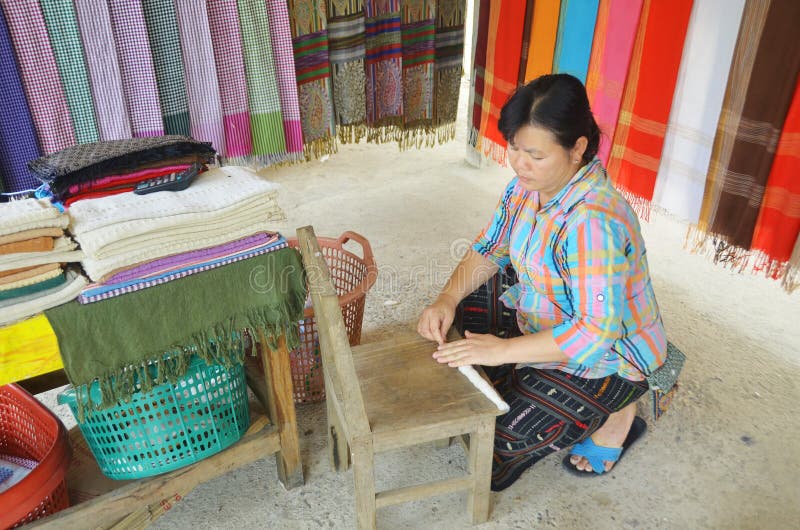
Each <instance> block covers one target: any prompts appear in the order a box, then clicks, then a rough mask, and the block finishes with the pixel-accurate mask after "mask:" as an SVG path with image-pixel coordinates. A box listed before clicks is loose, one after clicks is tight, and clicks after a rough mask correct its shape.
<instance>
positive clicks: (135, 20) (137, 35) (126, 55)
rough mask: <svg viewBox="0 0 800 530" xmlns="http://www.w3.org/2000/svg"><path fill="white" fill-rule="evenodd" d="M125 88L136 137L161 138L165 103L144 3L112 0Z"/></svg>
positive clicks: (115, 39)
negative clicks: (161, 99) (161, 96)
mask: <svg viewBox="0 0 800 530" xmlns="http://www.w3.org/2000/svg"><path fill="white" fill-rule="evenodd" d="M108 9H109V13H110V15H111V31H112V32H113V34H114V42H115V43H116V45H117V55H118V56H119V66H120V72H121V73H122V89H123V91H124V95H125V103H126V105H127V107H128V112H129V113H130V118H131V129H132V131H133V135H134V136H137V137H139V136H161V135H163V134H164V123H163V121H162V119H161V101H160V100H159V97H158V86H157V84H156V73H155V68H154V67H153V58H152V54H151V53H150V41H149V40H148V37H147V24H146V23H145V21H144V13H143V12H142V2H141V0H108Z"/></svg>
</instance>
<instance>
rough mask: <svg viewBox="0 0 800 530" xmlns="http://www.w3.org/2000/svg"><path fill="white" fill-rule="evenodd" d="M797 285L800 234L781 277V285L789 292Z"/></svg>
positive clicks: (799, 273) (798, 283)
mask: <svg viewBox="0 0 800 530" xmlns="http://www.w3.org/2000/svg"><path fill="white" fill-rule="evenodd" d="M798 285H800V235H798V237H797V241H795V243H794V250H792V256H791V257H790V258H789V267H788V268H787V269H786V272H785V273H784V275H783V279H781V287H783V288H784V289H786V290H787V291H788V292H790V293H791V292H794V290H795V289H797V286H798Z"/></svg>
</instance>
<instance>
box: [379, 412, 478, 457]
mask: <svg viewBox="0 0 800 530" xmlns="http://www.w3.org/2000/svg"><path fill="white" fill-rule="evenodd" d="M485 417H486V418H490V419H491V421H492V422H493V421H494V416H485ZM478 421H480V417H475V416H473V417H471V418H457V419H453V420H450V421H441V422H439V423H436V424H433V425H425V423H424V422H423V420H420V422H421V423H420V425H418V426H416V427H413V428H412V427H408V428H403V429H401V430H390V431H381V432H376V433H374V434H373V446H374V448H375V452H376V453H381V452H384V451H390V450H392V449H400V448H402V447H408V446H411V445H418V444H423V443H427V442H434V441H436V440H439V439H441V438H444V437H446V436H453V437H455V436H459V435H461V434H464V433H467V432H470V431H472V430H474V429H475V425H476V423H477V422H478Z"/></svg>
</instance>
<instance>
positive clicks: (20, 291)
mask: <svg viewBox="0 0 800 530" xmlns="http://www.w3.org/2000/svg"><path fill="white" fill-rule="evenodd" d="M64 282H66V276H65V275H64V274H63V273H62V274H59V275H57V276H55V277H53V278H48V279H46V280H42V281H39V282H36V283H33V284H31V285H24V286H22V287H16V288H14V289H8V290H4V289H0V301H3V300H9V301H12V302H13V301H14V300H19V299H20V298H23V297H25V296H28V295H32V294H39V293H42V292H44V291H47V290H49V289H53V288H55V287H58V286H60V285H63V284H64Z"/></svg>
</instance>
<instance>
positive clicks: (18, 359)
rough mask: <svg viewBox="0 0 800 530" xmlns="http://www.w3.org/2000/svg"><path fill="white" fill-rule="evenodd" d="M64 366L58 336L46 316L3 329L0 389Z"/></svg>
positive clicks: (38, 316) (0, 338)
mask: <svg viewBox="0 0 800 530" xmlns="http://www.w3.org/2000/svg"><path fill="white" fill-rule="evenodd" d="M63 367H64V365H63V364H62V363H61V354H60V352H59V350H58V340H57V339H56V334H55V333H54V332H53V328H52V327H51V326H50V322H49V321H48V320H47V317H45V316H44V315H43V314H41V313H40V314H38V315H36V316H34V317H31V318H29V319H26V320H23V321H22V322H18V323H16V324H12V325H10V326H3V327H0V386H2V385H5V384H8V383H13V382H15V381H22V380H23V379H28V378H30V377H34V376H37V375H42V374H47V373H50V372H53V371H55V370H59V369H61V368H63Z"/></svg>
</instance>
